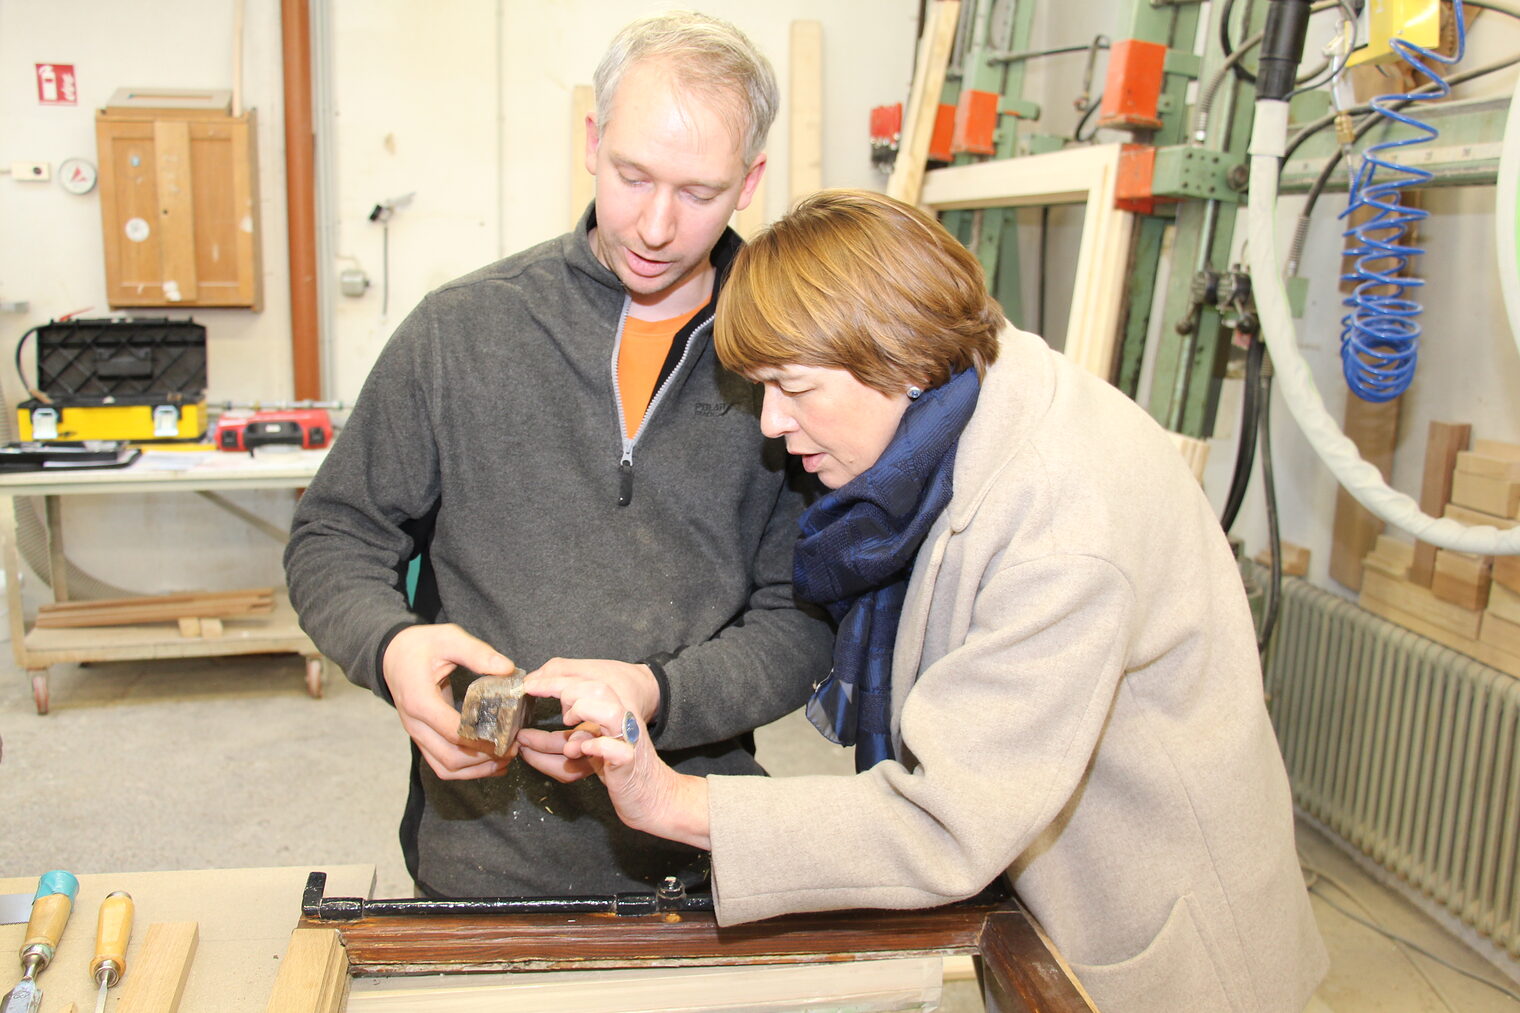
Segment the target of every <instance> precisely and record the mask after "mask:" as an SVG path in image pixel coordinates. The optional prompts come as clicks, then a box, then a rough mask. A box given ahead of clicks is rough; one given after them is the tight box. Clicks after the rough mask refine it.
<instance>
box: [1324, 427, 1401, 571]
mask: <svg viewBox="0 0 1520 1013" xmlns="http://www.w3.org/2000/svg"><path fill="white" fill-rule="evenodd" d="M1402 402H1403V399H1402V398H1394V399H1393V400H1391V401H1382V402H1376V403H1374V402H1372V401H1363V400H1362V399H1361V398H1359V397H1348V398H1347V399H1346V414H1345V425H1344V429H1345V432H1346V436H1347V438H1349V439H1350V440H1351V442H1352V443H1354V444H1356V449H1357V451H1358V452H1359V453H1360V454H1361V455H1362V460H1364V461H1366V462H1367V463H1368V464H1371V465H1372V466H1373V467H1375V468H1377V470H1378V473H1379V474H1381V475H1382V476H1383V481H1384V482H1386V481H1388V479H1389V477H1390V475H1391V473H1392V471H1393V452H1394V448H1395V447H1396V446H1397V444H1398V434H1399V406H1400V404H1402ZM1383 527H1384V525H1383V522H1382V520H1381V519H1380V518H1379V517H1378V516H1377V515H1376V514H1374V513H1373V512H1372V511H1371V510H1368V509H1367V508H1366V507H1364V506H1362V505H1361V504H1360V503H1358V502H1357V501H1356V497H1354V496H1352V495H1351V494H1350V493H1349V492H1347V491H1346V490H1345V488H1343V487H1342V486H1340V485H1337V486H1336V489H1335V521H1334V523H1333V525H1332V527H1331V530H1330V578H1331V579H1332V580H1334V581H1336V582H1337V583H1339V584H1342V585H1344V586H1346V587H1349V588H1351V590H1353V591H1358V590H1361V587H1362V559H1363V558H1364V557H1365V556H1366V555H1367V553H1368V552H1370V551H1372V548H1373V546H1374V544H1375V543H1376V542H1377V537H1378V535H1380V534H1382V533H1383Z"/></svg>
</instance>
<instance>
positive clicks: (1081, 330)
mask: <svg viewBox="0 0 1520 1013" xmlns="http://www.w3.org/2000/svg"><path fill="white" fill-rule="evenodd" d="M1122 147H1123V146H1122V145H1119V144H1094V145H1089V146H1087V147H1081V148H1066V149H1064V150H1062V151H1052V152H1049V153H1046V154H1043V155H1025V156H1021V157H1019V158H999V159H993V160H991V161H986V162H976V163H973V164H970V165H954V166H949V167H948V168H944V169H934V170H932V171H930V172H928V173H926V174H925V175H924V185H923V189H922V191H920V194H919V198H918V203H919V205H920V206H922V207H923V208H925V209H926V210H928V211H932V212H940V211H956V210H962V209H968V210H976V209H982V208H1010V207H1041V206H1048V205H1053V204H1085V205H1086V213H1085V215H1084V216H1083V219H1082V245H1081V248H1080V250H1079V251H1078V254H1077V274H1076V284H1075V286H1074V287H1073V290H1072V300H1071V315H1070V317H1069V318H1068V320H1067V324H1066V345H1065V348H1064V352H1065V354H1066V357H1067V358H1069V359H1071V360H1072V361H1073V362H1075V363H1077V365H1079V366H1082V367H1083V368H1084V369H1086V370H1088V371H1089V372H1091V373H1094V374H1096V375H1097V376H1100V377H1102V378H1103V379H1105V380H1108V381H1109V382H1112V381H1113V374H1114V363H1115V359H1116V356H1117V352H1118V347H1119V340H1118V337H1119V321H1120V319H1121V318H1122V314H1123V309H1124V299H1125V294H1126V290H1127V288H1128V286H1127V285H1126V283H1125V275H1126V272H1127V269H1128V266H1129V255H1130V236H1131V234H1132V232H1133V230H1134V219H1135V216H1134V215H1133V214H1131V213H1130V212H1128V211H1123V210H1120V209H1119V208H1117V207H1115V206H1114V199H1115V186H1116V185H1117V182H1118V176H1119V153H1120V149H1121V148H1122Z"/></svg>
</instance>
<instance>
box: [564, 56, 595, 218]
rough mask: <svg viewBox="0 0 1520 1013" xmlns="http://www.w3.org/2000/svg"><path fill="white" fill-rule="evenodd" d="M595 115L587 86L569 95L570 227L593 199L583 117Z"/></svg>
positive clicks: (578, 87) (591, 97)
mask: <svg viewBox="0 0 1520 1013" xmlns="http://www.w3.org/2000/svg"><path fill="white" fill-rule="evenodd" d="M595 115H596V92H595V91H593V90H592V87H591V86H590V85H589V84H578V85H576V86H575V87H574V88H572V89H571V91H570V116H571V122H570V227H571V228H572V229H573V228H575V226H576V223H577V222H579V221H580V220H581V215H583V214H584V213H585V212H586V205H587V204H590V203H591V199H592V198H593V197H595V196H596V177H595V176H593V175H592V174H591V173H589V172H587V171H586V117H587V116H595Z"/></svg>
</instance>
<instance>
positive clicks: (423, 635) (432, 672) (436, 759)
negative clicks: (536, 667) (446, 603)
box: [382, 623, 515, 781]
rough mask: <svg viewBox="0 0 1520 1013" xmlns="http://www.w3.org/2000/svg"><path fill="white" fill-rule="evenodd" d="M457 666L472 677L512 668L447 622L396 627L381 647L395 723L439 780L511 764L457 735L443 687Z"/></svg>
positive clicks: (488, 773) (486, 772) (484, 774)
mask: <svg viewBox="0 0 1520 1013" xmlns="http://www.w3.org/2000/svg"><path fill="white" fill-rule="evenodd" d="M461 665H462V666H464V667H465V668H467V669H469V670H470V671H472V672H474V673H476V674H477V675H510V674H511V673H512V670H513V668H514V667H515V666H513V664H512V662H511V660H510V659H508V658H507V657H506V656H504V655H503V654H501V652H499V651H497V650H496V649H495V648H494V647H492V646H491V645H490V644H488V643H486V642H485V641H483V640H480V639H479V638H477V637H473V636H471V635H470V634H468V633H466V632H465V631H464V630H462V629H461V628H459V627H458V626H456V625H454V624H453V623H446V624H438V625H432V626H410V627H408V628H406V629H404V630H402V631H401V632H400V633H398V634H396V635H395V637H393V638H392V639H391V642H390V644H389V645H388V646H387V647H386V649H385V659H384V662H383V664H382V675H383V676H384V678H385V682H386V685H387V686H389V687H390V691H391V699H392V701H394V702H395V704H396V715H397V717H399V718H400V719H401V727H402V728H404V729H406V733H407V734H408V735H410V736H411V737H412V741H413V742H415V743H417V748H418V749H419V750H421V751H422V757H423V759H425V760H427V763H428V766H430V767H432V768H433V773H435V774H437V775H438V776H439V777H440V778H443V779H444V780H445V781H464V780H470V779H473V778H479V777H491V776H493V775H496V774H500V773H501V772H502V771H504V770H506V769H507V765H508V764H509V763H511V762H512V757H511V755H508V756H504V757H498V756H496V755H494V754H492V753H490V752H485V751H481V750H479V749H475V748H471V747H469V746H466V745H465V744H464V743H465V741H466V740H464V739H461V738H460V737H459V712H458V711H457V710H455V709H454V702H453V695H452V694H451V693H450V692H449V689H448V685H449V675H450V674H451V673H452V672H453V671H454V669H456V668H458V667H460V666H461Z"/></svg>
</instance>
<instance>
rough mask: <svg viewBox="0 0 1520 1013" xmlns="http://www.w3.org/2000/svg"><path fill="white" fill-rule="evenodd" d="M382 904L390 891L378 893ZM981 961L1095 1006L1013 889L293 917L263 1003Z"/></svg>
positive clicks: (993, 990) (1003, 1005) (300, 1005)
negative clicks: (811, 909) (806, 966)
mask: <svg viewBox="0 0 1520 1013" xmlns="http://www.w3.org/2000/svg"><path fill="white" fill-rule="evenodd" d="M378 903H382V904H386V903H391V902H378ZM961 954H969V955H972V956H975V957H979V958H980V959H981V968H982V975H981V977H982V984H983V994H984V996H985V997H986V999H987V1002H988V1007H989V1008H990V1009H997V1010H1000V1011H1003V1013H1019V1011H1028V1013H1036V1011H1038V1013H1093V1011H1094V1010H1095V1007H1094V1006H1093V1005H1092V1003H1091V1000H1090V999H1089V998H1088V997H1087V996H1086V994H1085V993H1084V992H1083V991H1082V989H1081V986H1080V985H1079V984H1078V983H1077V982H1076V980H1075V978H1074V977H1073V975H1072V974H1071V971H1070V969H1069V968H1068V967H1067V966H1066V964H1065V963H1064V962H1063V961H1062V960H1061V958H1060V957H1059V956H1058V955H1057V954H1056V953H1055V950H1054V948H1053V947H1052V946H1051V944H1050V941H1049V940H1048V939H1047V938H1046V936H1045V935H1044V933H1043V932H1042V931H1041V930H1040V928H1039V926H1038V925H1037V924H1036V923H1035V921H1034V920H1033V919H1032V918H1030V917H1029V915H1028V914H1027V913H1026V912H1025V911H1024V910H1023V908H1022V907H1021V906H1020V905H1019V904H1018V902H1017V901H1016V900H1011V899H1010V900H1007V901H1003V902H1000V903H986V904H969V903H968V904H961V905H953V906H950V907H942V908H933V909H929V910H922V911H840V912H826V913H819V914H806V915H792V916H785V917H780V918H772V919H768V920H766V921H761V922H752V923H749V924H745V925H733V926H725V927H719V926H718V924H717V922H716V919H715V917H714V915H713V914H712V913H711V912H706V911H687V912H682V913H681V914H679V915H677V914H672V913H666V914H652V915H638V916H619V915H613V914H591V915H587V914H578V915H570V914H519V915H495V914H483V915H410V914H391V915H375V916H366V917H360V918H356V919H354V920H349V921H344V920H331V919H324V918H312V917H306V918H303V919H302V921H301V923H300V925H299V926H298V927H297V928H296V930H295V932H294V933H293V934H292V936H291V940H290V947H289V949H288V950H287V951H286V954H285V956H284V958H283V959H282V960H281V962H280V969H279V973H278V975H277V977H276V981H275V986H274V991H273V992H272V994H271V996H270V1001H269V1004H268V1006H267V1007H266V1008H267V1010H268V1011H269V1013H339V1011H341V1010H342V1009H343V1005H344V1002H345V999H346V995H347V992H348V984H349V981H350V979H351V977H353V976H386V975H415V974H449V973H461V972H491V971H545V970H593V969H611V968H640V967H645V968H652V967H711V966H737V965H747V964H802V963H816V962H835V961H842V960H881V959H888V958H900V957H922V956H956V955H961Z"/></svg>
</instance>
